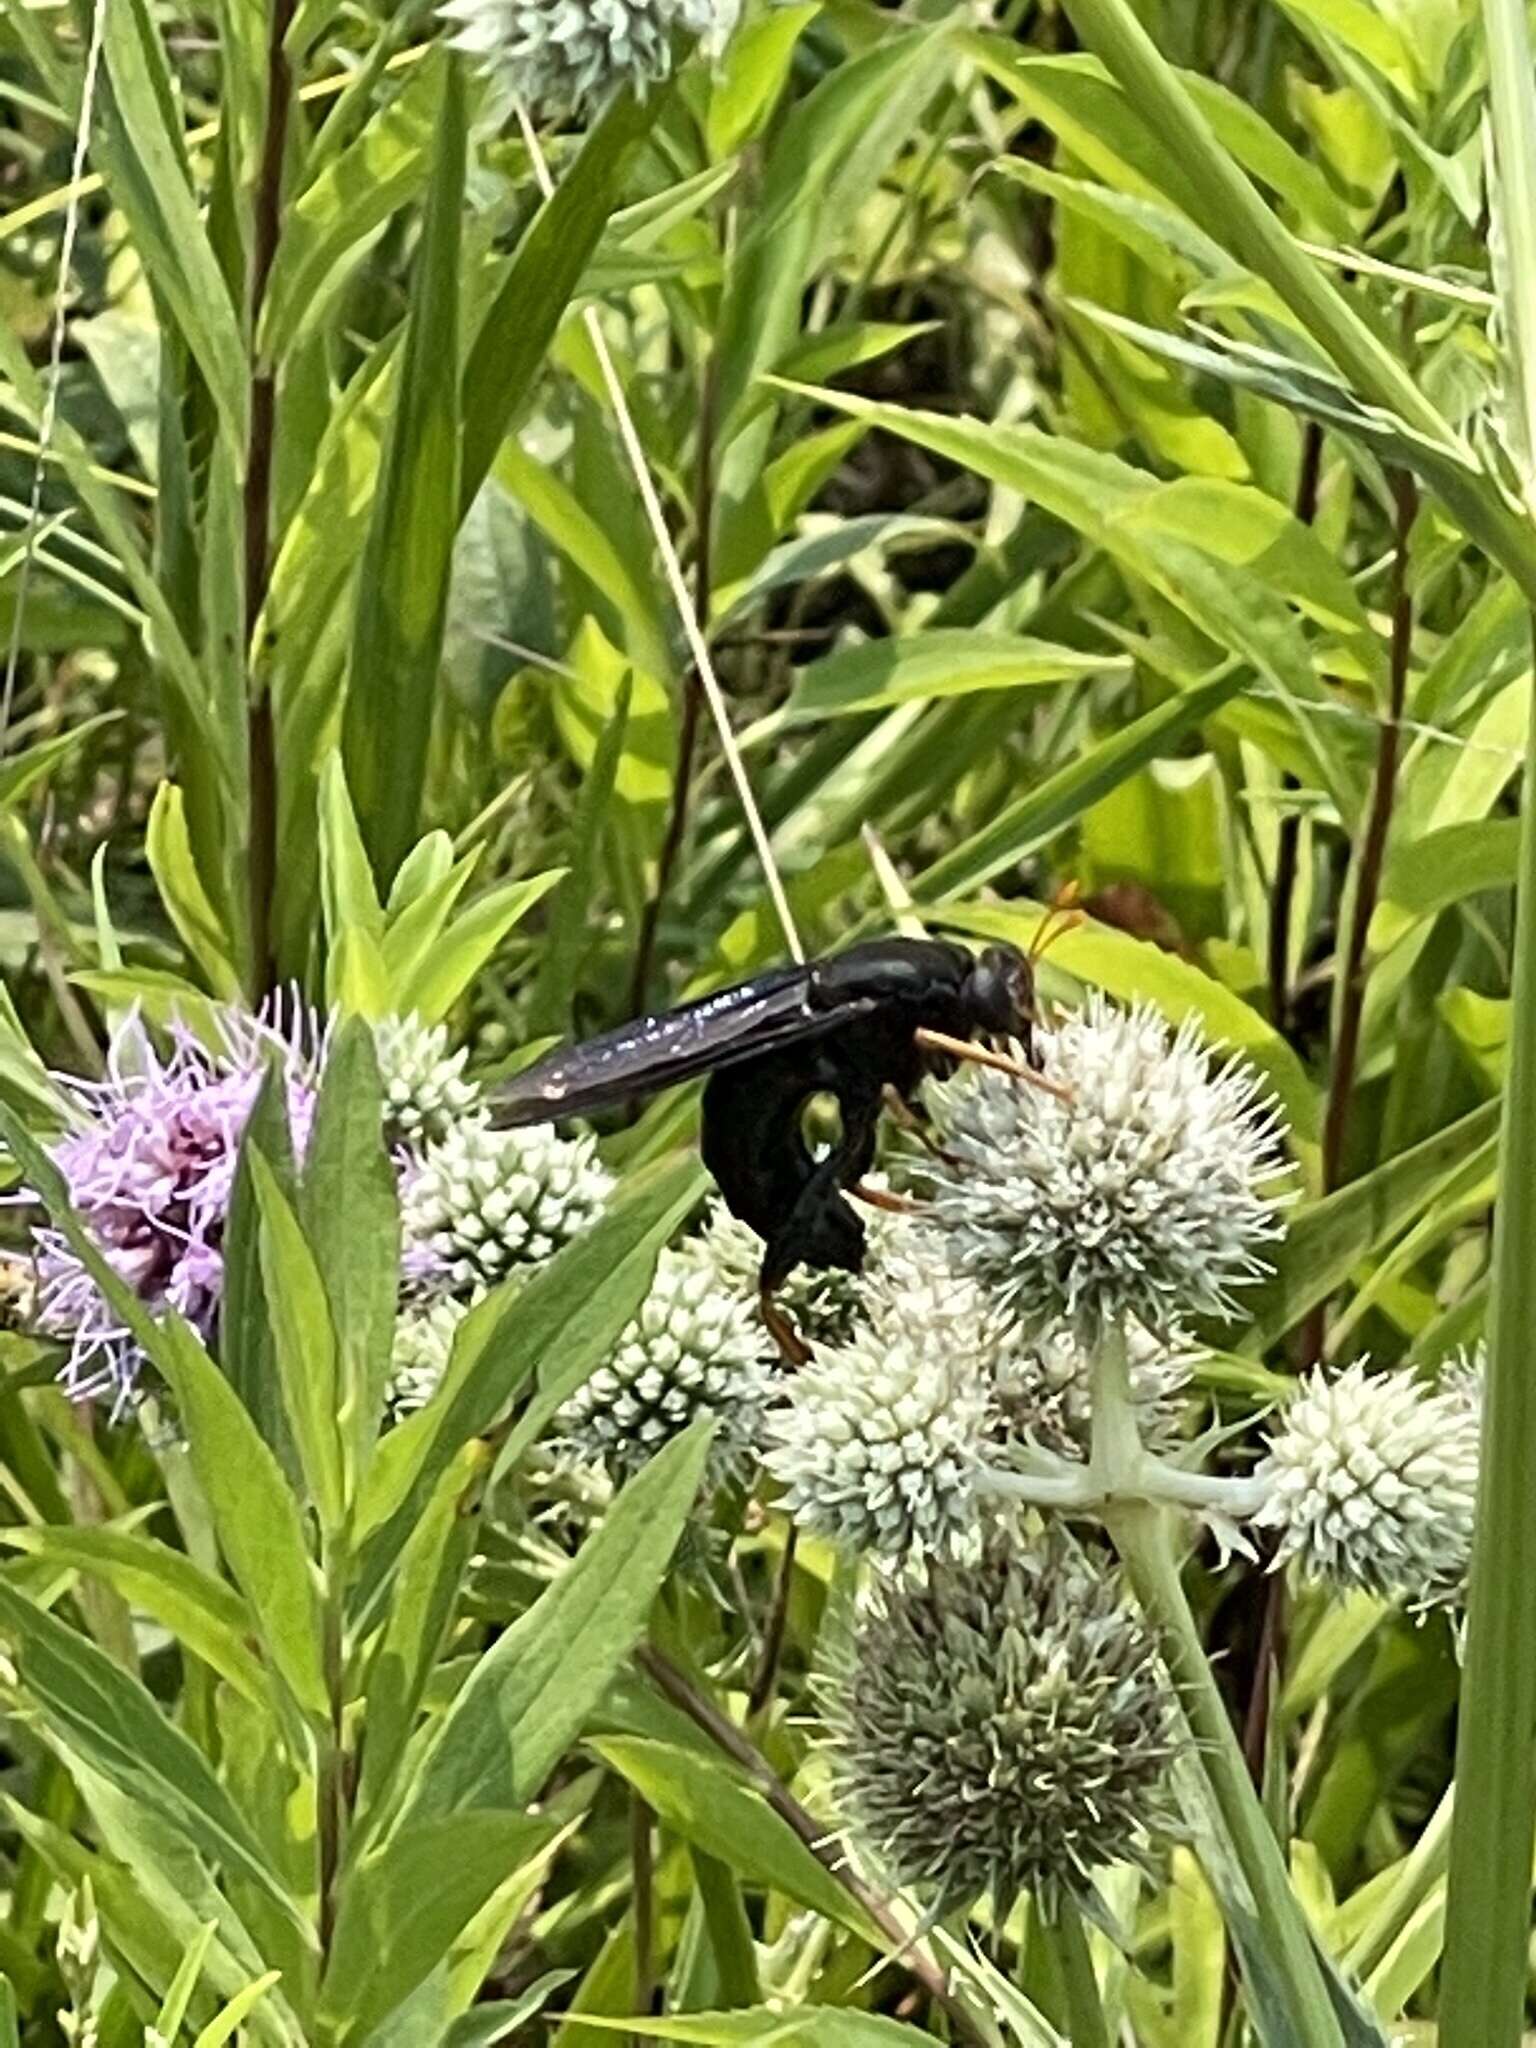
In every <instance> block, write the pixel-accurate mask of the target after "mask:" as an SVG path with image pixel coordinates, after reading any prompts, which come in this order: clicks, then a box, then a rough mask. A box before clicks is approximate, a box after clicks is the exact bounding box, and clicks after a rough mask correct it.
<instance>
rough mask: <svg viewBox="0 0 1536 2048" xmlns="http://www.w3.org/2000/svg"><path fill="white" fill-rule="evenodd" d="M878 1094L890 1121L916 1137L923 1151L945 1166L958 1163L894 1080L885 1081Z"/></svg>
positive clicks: (925, 1118)
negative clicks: (941, 1161)
mask: <svg viewBox="0 0 1536 2048" xmlns="http://www.w3.org/2000/svg"><path fill="white" fill-rule="evenodd" d="M880 1094H881V1100H882V1101H883V1102H884V1104H885V1106H886V1108H887V1109H888V1110H889V1111H890V1115H891V1122H892V1123H894V1124H897V1125H899V1126H900V1127H901V1129H902V1130H904V1131H906V1132H908V1133H909V1134H910V1135H911V1136H912V1137H914V1138H916V1140H917V1142H918V1144H919V1145H921V1146H922V1148H923V1150H924V1151H925V1152H927V1153H930V1154H931V1155H932V1157H933V1158H935V1159H942V1160H943V1162H944V1164H945V1165H946V1166H955V1165H958V1164H959V1162H958V1160H956V1158H955V1156H954V1154H953V1153H952V1152H946V1151H945V1150H944V1147H943V1146H942V1145H941V1144H940V1143H939V1141H938V1139H937V1138H936V1137H935V1136H934V1135H933V1133H932V1131H930V1130H929V1128H928V1119H927V1117H926V1116H924V1115H923V1114H922V1113H921V1111H919V1110H918V1108H917V1106H916V1105H915V1104H914V1103H911V1102H908V1100H907V1098H906V1097H905V1095H903V1094H902V1092H901V1090H900V1089H899V1088H898V1087H897V1086H896V1083H895V1082H894V1081H887V1082H886V1084H885V1086H884V1088H883V1089H882V1090H881V1091H880Z"/></svg>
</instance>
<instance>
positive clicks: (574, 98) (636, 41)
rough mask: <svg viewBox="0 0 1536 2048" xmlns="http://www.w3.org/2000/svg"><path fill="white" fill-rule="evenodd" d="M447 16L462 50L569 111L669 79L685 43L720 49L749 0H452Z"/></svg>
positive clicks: (519, 91)
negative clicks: (624, 88)
mask: <svg viewBox="0 0 1536 2048" xmlns="http://www.w3.org/2000/svg"><path fill="white" fill-rule="evenodd" d="M441 12H442V15H443V18H444V19H445V20H446V21H447V22H448V23H449V24H450V26H451V27H452V29H453V30H454V34H453V43H454V46H455V47H456V48H457V49H461V50H464V51H465V52H467V53H468V55H469V56H470V57H471V58H472V59H473V60H474V61H475V62H476V63H477V64H479V65H480V66H481V67H482V68H483V69H484V70H485V71H487V72H489V73H490V74H491V76H492V77H493V78H494V79H495V80H496V81H497V82H498V84H500V85H501V86H502V87H503V88H504V89H505V90H506V91H507V92H509V93H510V94H511V95H512V96H513V97H514V98H515V99H519V100H521V101H522V102H523V103H524V105H525V106H527V107H529V108H530V109H532V110H534V111H535V112H537V113H540V114H544V115H550V116H562V115H566V114H580V113H585V112H588V111H590V110H592V109H593V108H595V107H596V106H597V105H598V104H599V103H600V102H601V101H602V100H604V99H605V98H606V97H607V96H608V94H609V93H610V92H612V91H614V90H615V89H616V88H619V87H622V86H629V87H630V88H632V89H633V90H634V91H636V92H639V93H644V92H645V91H647V90H648V88H650V87H651V86H654V85H659V84H661V83H662V82H663V81H664V80H665V79H666V78H668V77H669V76H670V75H671V71H672V67H673V64H674V62H675V61H676V57H677V53H678V49H679V46H680V45H683V46H685V45H686V44H687V43H689V42H691V41H695V40H696V41H699V42H700V43H702V45H703V47H704V49H705V50H706V51H707V52H708V53H709V54H710V55H712V56H715V55H718V54H719V52H720V51H721V50H722V49H723V48H724V46H725V43H726V41H727V40H728V38H729V37H730V34H731V31H732V30H733V29H734V28H735V26H736V19H737V15H738V13H739V12H740V0H446V4H445V5H444V6H443V8H442V10H441Z"/></svg>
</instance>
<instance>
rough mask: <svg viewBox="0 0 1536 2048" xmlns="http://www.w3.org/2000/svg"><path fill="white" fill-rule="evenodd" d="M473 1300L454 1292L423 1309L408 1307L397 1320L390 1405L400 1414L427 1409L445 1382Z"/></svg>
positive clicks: (391, 1373) (392, 1353) (391, 1355)
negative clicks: (462, 1299)
mask: <svg viewBox="0 0 1536 2048" xmlns="http://www.w3.org/2000/svg"><path fill="white" fill-rule="evenodd" d="M473 1306H474V1302H473V1301H472V1300H471V1301H459V1300H456V1299H455V1297H454V1296H453V1295H451V1294H445V1295H442V1296H440V1297H439V1299H438V1300H436V1301H433V1302H429V1303H428V1304H427V1305H426V1306H425V1307H422V1308H415V1307H413V1308H408V1309H407V1310H406V1311H405V1313H404V1314H403V1315H401V1316H399V1317H397V1319H396V1321H395V1342H394V1349H393V1351H392V1352H391V1354H390V1390H389V1404H390V1407H391V1408H392V1409H393V1411H394V1413H395V1414H396V1415H397V1416H403V1415H410V1414H413V1413H414V1412H415V1410H416V1409H418V1408H425V1407H426V1405H427V1403H428V1402H429V1401H430V1400H431V1399H432V1396H433V1395H434V1394H435V1393H436V1392H437V1390H438V1388H439V1387H440V1386H441V1385H442V1383H443V1374H444V1373H445V1372H446V1371H447V1370H448V1360H449V1358H450V1357H451V1356H452V1354H453V1340H454V1338H455V1337H456V1336H457V1335H458V1333H459V1325H460V1323H462V1322H463V1320H464V1318H465V1317H466V1316H467V1315H468V1314H469V1311H470V1310H471V1308H473Z"/></svg>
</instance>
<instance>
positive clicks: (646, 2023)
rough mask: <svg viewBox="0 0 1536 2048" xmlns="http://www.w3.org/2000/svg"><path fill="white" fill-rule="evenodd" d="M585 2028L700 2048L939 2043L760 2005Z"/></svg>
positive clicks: (596, 2020) (903, 2030) (916, 2033)
mask: <svg viewBox="0 0 1536 2048" xmlns="http://www.w3.org/2000/svg"><path fill="white" fill-rule="evenodd" d="M582 2025H583V2026H588V2027H603V2028H605V2029H609V2030H611V2031H613V2032H615V2033H617V2032H623V2033H627V2034H641V2035H643V2036H644V2037H645V2038H646V2039H647V2040H650V2041H692V2042H695V2043H697V2044H698V2048H736V2043H738V2042H743V2041H748V2042H753V2043H766V2044H769V2048H919V2044H920V2043H921V2042H923V2041H929V2040H932V2038H933V2036H932V2035H931V2034H929V2033H927V2032H926V2031H925V2030H924V2029H922V2028H920V2027H904V2026H903V2025H902V2024H901V2022H900V2021H899V2020H887V2019H882V2018H881V2017H880V2015H879V2014H878V2013H869V2012H858V2011H856V2010H850V2009H849V2008H848V2007H847V2006H840V2005H839V2006H832V2005H801V2006H782V2005H760V2006H757V2007H755V2008H754V2009H753V2010H752V2011H750V2012H690V2013H679V2014H678V2015H677V2016H676V2017H674V2018H672V2019H655V2018H649V2017H646V2016H644V2015H640V2016H638V2017H634V2018H628V2017H626V2018H624V2019H612V2018H606V2017H604V2016H603V2015H602V2014H599V2013H595V2012H588V2013H583V2014H582Z"/></svg>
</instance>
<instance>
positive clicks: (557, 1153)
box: [400, 1123, 613, 1298]
mask: <svg viewBox="0 0 1536 2048" xmlns="http://www.w3.org/2000/svg"><path fill="white" fill-rule="evenodd" d="M612 1186H613V1177H612V1175H611V1174H609V1173H608V1171H607V1170H606V1168H604V1167H602V1166H600V1165H599V1164H598V1160H597V1153H596V1146H595V1143H594V1141H593V1140H592V1139H591V1138H562V1137H559V1136H558V1135H557V1134H556V1133H555V1131H554V1130H553V1128H552V1127H551V1126H550V1125H548V1124H535V1125H532V1126H530V1127H529V1128H528V1129H526V1130H512V1131H493V1130H488V1129H487V1128H486V1127H485V1126H484V1125H482V1124H478V1123H470V1124H459V1125H457V1126H455V1128H454V1129H453V1130H451V1131H450V1132H449V1133H448V1135H447V1136H446V1137H445V1138H443V1139H441V1140H439V1142H438V1143H437V1144H435V1145H431V1146H429V1147H428V1148H427V1150H426V1151H425V1152H424V1153H423V1154H422V1155H421V1157H420V1159H419V1160H417V1161H416V1162H415V1163H414V1164H413V1165H412V1166H411V1167H410V1169H409V1170H408V1171H407V1173H406V1175H405V1177H404V1180H403V1182H402V1184H401V1189H400V1224H401V1236H402V1241H403V1245H404V1253H403V1260H402V1264H403V1270H404V1274H405V1278H406V1281H407V1283H408V1285H409V1287H410V1288H411V1289H412V1290H413V1291H414V1292H416V1293H417V1294H419V1295H421V1296H423V1297H427V1298H430V1297H432V1296H434V1295H438V1294H457V1295H461V1296H467V1295H472V1294H473V1293H474V1292H475V1291H476V1290H477V1289H478V1288H482V1287H493V1286H495V1284H496V1283H497V1281H499V1280H504V1279H505V1278H506V1277H507V1276H508V1275H509V1274H510V1273H513V1272H515V1271H517V1270H518V1269H519V1268H520V1267H528V1266H537V1265H540V1264H541V1263H542V1262H543V1261H544V1260H545V1259H547V1258H549V1257H551V1255H552V1254H553V1253H555V1252H557V1251H558V1250H559V1249H560V1247H561V1246H562V1245H563V1244H568V1243H569V1242H570V1240H571V1239H572V1238H575V1237H580V1236H581V1234H582V1232H583V1231H585V1230H587V1229H589V1228H590V1227H591V1225H592V1224H593V1223H595V1222H596V1220H597V1218H598V1216H599V1215H600V1214H601V1212H602V1208H603V1205H604V1203H605V1202H606V1201H607V1199H608V1194H609V1191H610V1189H611V1188H612Z"/></svg>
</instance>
